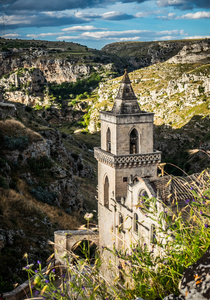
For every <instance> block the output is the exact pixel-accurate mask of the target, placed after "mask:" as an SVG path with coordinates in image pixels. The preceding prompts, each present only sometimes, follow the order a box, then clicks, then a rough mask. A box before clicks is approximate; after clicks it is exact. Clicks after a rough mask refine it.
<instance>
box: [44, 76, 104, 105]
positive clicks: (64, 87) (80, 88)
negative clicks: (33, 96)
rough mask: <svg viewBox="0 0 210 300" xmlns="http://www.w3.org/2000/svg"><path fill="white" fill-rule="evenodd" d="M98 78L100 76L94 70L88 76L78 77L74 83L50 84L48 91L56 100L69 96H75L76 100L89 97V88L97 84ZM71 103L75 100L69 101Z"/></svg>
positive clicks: (59, 100)
mask: <svg viewBox="0 0 210 300" xmlns="http://www.w3.org/2000/svg"><path fill="white" fill-rule="evenodd" d="M100 80H101V76H100V75H99V74H98V73H96V72H92V73H91V75H90V76H89V77H88V78H86V79H81V80H80V79H78V80H77V81H76V82H75V83H74V82H63V83H61V84H50V85H49V93H50V95H51V97H53V98H54V99H56V101H57V102H61V101H62V100H64V99H69V98H76V100H82V99H86V98H88V97H89V93H90V92H91V90H92V89H94V88H96V87H97V86H98V83H99V82H100ZM74 101H75V100H74ZM71 104H72V105H74V104H76V102H73V101H71Z"/></svg>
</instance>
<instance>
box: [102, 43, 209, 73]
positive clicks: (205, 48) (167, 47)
mask: <svg viewBox="0 0 210 300" xmlns="http://www.w3.org/2000/svg"><path fill="white" fill-rule="evenodd" d="M209 43H210V41H209V40H208V39H205V40H199V39H198V40H174V41H153V42H118V43H112V44H108V45H106V46H105V47H103V48H102V51H105V52H107V53H109V54H110V53H111V54H116V55H118V56H119V57H121V58H125V59H126V60H127V62H128V65H129V64H132V65H133V67H134V69H139V68H144V67H148V66H150V65H152V64H156V63H159V62H164V61H167V60H168V59H170V58H172V57H174V56H176V55H177V54H178V53H179V52H180V51H181V50H183V51H185V56H187V57H188V58H189V52H191V53H192V54H195V52H197V53H196V54H198V52H199V54H201V58H202V59H204V60H205V59H206V58H207V57H209V55H210V50H209ZM197 58H198V55H196V59H197ZM190 59H191V62H192V61H193V59H195V55H194V57H193V56H192V57H191V58H190ZM180 62H181V61H180ZM182 62H183V61H182ZM188 62H189V61H188Z"/></svg>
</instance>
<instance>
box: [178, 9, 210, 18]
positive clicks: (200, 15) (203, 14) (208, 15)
mask: <svg viewBox="0 0 210 300" xmlns="http://www.w3.org/2000/svg"><path fill="white" fill-rule="evenodd" d="M180 18H181V19H193V20H194V19H204V18H210V11H198V12H196V13H189V14H186V15H183V16H181V17H180Z"/></svg>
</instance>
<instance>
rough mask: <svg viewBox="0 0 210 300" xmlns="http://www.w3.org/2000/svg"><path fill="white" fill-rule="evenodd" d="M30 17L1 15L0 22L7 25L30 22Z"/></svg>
mask: <svg viewBox="0 0 210 300" xmlns="http://www.w3.org/2000/svg"><path fill="white" fill-rule="evenodd" d="M30 22H31V21H30V19H28V18H27V16H16V15H10V16H5V15H4V16H2V17H0V23H1V24H5V25H18V24H30Z"/></svg>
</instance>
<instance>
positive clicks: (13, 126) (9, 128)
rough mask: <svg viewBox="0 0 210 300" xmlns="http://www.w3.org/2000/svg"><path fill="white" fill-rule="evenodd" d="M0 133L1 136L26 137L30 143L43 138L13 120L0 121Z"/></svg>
mask: <svg viewBox="0 0 210 300" xmlns="http://www.w3.org/2000/svg"><path fill="white" fill-rule="evenodd" d="M0 131H1V133H2V134H4V135H9V136H17V135H25V136H28V138H29V140H30V142H37V141H41V140H43V137H42V136H41V135H40V134H39V133H37V132H35V131H33V130H31V129H29V128H27V127H26V126H25V125H24V124H23V123H21V122H19V121H17V120H15V119H10V120H5V121H0Z"/></svg>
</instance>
